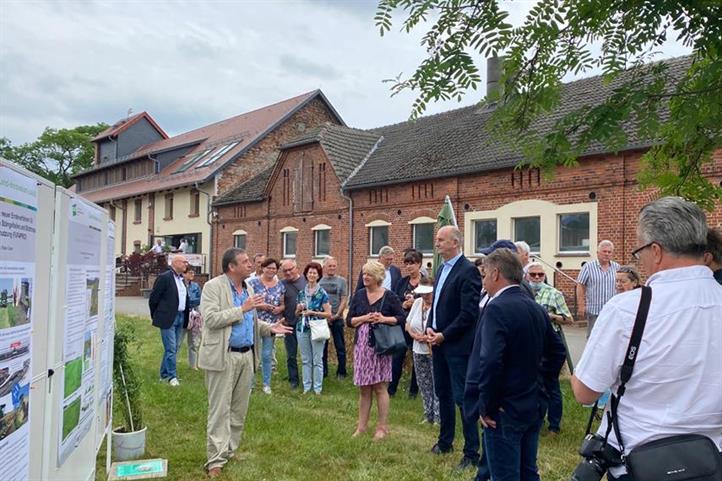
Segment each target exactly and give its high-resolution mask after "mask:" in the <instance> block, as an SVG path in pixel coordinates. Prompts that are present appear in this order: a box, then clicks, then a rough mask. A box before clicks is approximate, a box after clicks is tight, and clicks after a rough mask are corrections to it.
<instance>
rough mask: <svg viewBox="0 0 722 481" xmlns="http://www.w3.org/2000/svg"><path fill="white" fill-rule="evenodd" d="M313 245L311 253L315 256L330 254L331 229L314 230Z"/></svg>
mask: <svg viewBox="0 0 722 481" xmlns="http://www.w3.org/2000/svg"><path fill="white" fill-rule="evenodd" d="M313 246H314V248H313V255H314V256H315V257H324V256H328V255H331V231H330V230H329V229H322V230H316V231H314V232H313Z"/></svg>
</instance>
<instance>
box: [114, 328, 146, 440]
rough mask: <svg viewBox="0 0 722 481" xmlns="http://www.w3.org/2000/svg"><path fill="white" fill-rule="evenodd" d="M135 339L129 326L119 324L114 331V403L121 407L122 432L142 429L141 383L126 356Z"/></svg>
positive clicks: (133, 331) (133, 329)
mask: <svg viewBox="0 0 722 481" xmlns="http://www.w3.org/2000/svg"><path fill="white" fill-rule="evenodd" d="M135 339H136V336H135V328H134V327H133V326H132V325H131V324H121V325H119V326H118V328H117V330H116V331H115V339H114V341H113V385H114V391H115V402H116V403H117V404H118V405H120V406H121V412H122V413H123V422H124V423H123V426H122V431H124V432H132V431H139V430H141V429H143V427H144V424H143V409H142V406H141V401H140V388H141V382H140V379H139V378H138V376H137V374H136V372H135V370H134V369H133V366H132V364H131V363H130V358H129V356H128V350H129V347H130V345H131V344H132V343H133V342H134V341H135Z"/></svg>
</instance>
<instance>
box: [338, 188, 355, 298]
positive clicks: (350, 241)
mask: <svg viewBox="0 0 722 481" xmlns="http://www.w3.org/2000/svg"><path fill="white" fill-rule="evenodd" d="M341 197H343V198H344V199H346V200H347V201H348V285H349V286H352V285H353V280H354V277H353V199H352V198H351V197H350V196H346V194H344V192H343V188H342V189H341ZM349 292H350V291H349Z"/></svg>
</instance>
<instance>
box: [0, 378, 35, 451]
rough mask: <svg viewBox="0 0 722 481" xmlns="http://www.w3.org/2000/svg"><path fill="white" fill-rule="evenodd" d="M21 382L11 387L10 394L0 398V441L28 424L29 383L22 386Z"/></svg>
mask: <svg viewBox="0 0 722 481" xmlns="http://www.w3.org/2000/svg"><path fill="white" fill-rule="evenodd" d="M23 380H24V379H23ZM23 380H20V381H18V382H17V383H15V384H13V385H12V387H11V389H10V394H8V395H7V396H0V441H2V440H3V439H5V438H6V437H7V436H9V435H11V434H12V433H14V432H15V431H17V430H18V429H20V427H22V426H23V425H24V424H25V423H27V422H28V406H29V400H30V383H29V382H25V383H24V384H22V381H23Z"/></svg>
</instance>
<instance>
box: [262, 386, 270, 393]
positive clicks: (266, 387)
mask: <svg viewBox="0 0 722 481" xmlns="http://www.w3.org/2000/svg"><path fill="white" fill-rule="evenodd" d="M263 392H264V393H266V394H271V386H263Z"/></svg>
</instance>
